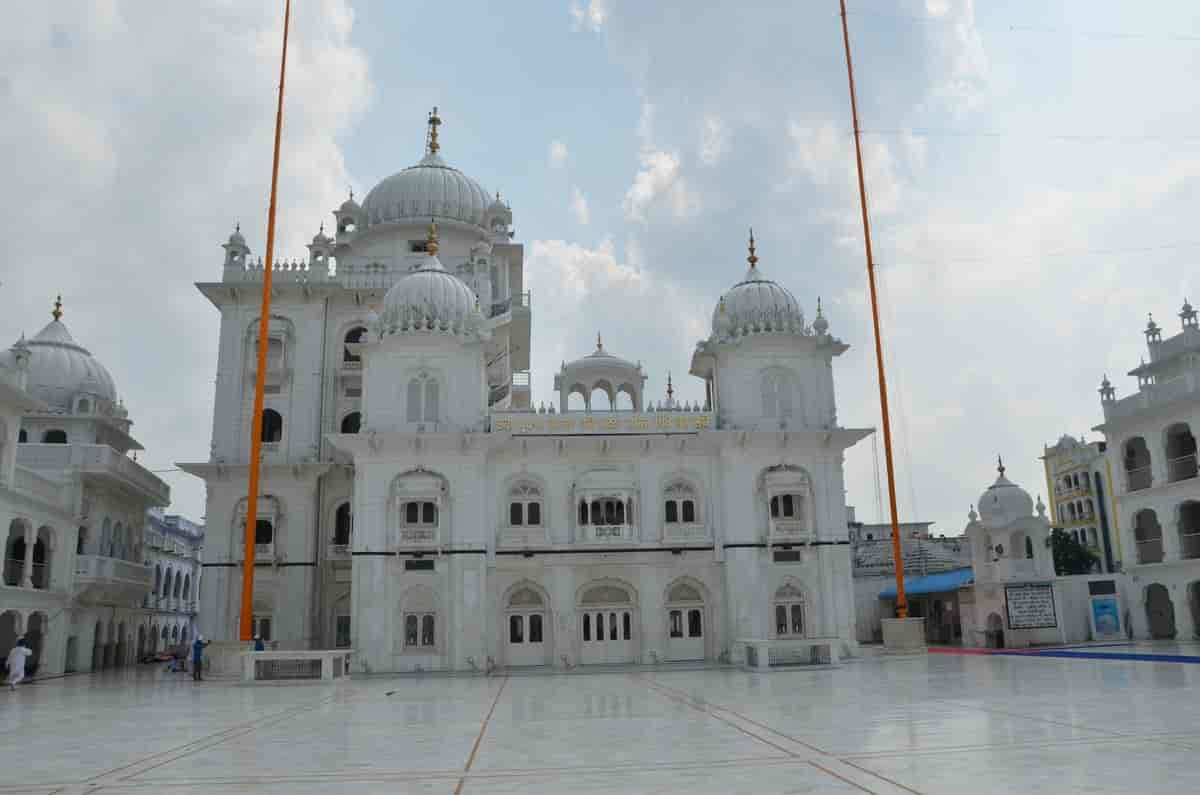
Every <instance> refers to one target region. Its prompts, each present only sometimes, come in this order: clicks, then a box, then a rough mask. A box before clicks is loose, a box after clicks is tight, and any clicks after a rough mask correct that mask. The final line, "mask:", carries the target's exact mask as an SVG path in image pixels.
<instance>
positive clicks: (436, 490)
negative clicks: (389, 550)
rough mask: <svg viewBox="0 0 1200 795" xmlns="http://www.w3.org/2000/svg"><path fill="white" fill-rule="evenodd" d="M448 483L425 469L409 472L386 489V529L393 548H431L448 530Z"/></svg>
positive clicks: (443, 478) (399, 476)
mask: <svg viewBox="0 0 1200 795" xmlns="http://www.w3.org/2000/svg"><path fill="white" fill-rule="evenodd" d="M449 501H450V481H449V480H448V479H447V478H446V476H445V475H442V474H441V473H439V472H433V471H431V470H427V469H420V468H418V469H410V470H408V471H406V472H402V473H400V474H399V475H396V477H394V478H392V482H391V485H390V486H389V487H388V510H387V515H388V520H387V522H388V529H389V535H390V536H391V539H390V542H391V543H392V544H393V545H394V546H434V545H437V544H439V543H441V542H443V541H444V540H445V539H443V537H442V533H441V528H442V527H449V526H450V517H449V508H450V506H449Z"/></svg>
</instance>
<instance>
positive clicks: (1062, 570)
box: [1050, 530, 1098, 576]
mask: <svg viewBox="0 0 1200 795" xmlns="http://www.w3.org/2000/svg"><path fill="white" fill-rule="evenodd" d="M1050 544H1051V547H1052V549H1053V550H1054V571H1055V572H1056V573H1057V574H1058V575H1059V576H1064V575H1068V574H1091V573H1092V567H1093V566H1095V565H1096V563H1097V561H1098V558H1097V557H1096V556H1095V555H1094V554H1093V553H1092V551H1091V550H1089V549H1088V548H1087V547H1085V546H1084V545H1083V544H1081V543H1079V541H1077V540H1076V539H1075V537H1074V536H1072V535H1071V534H1070V533H1068V532H1066V531H1065V530H1054V531H1053V532H1051V534H1050Z"/></svg>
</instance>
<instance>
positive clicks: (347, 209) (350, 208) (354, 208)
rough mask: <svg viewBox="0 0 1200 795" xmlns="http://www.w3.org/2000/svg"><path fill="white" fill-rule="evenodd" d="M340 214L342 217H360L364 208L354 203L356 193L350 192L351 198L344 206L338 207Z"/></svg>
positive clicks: (343, 203)
mask: <svg viewBox="0 0 1200 795" xmlns="http://www.w3.org/2000/svg"><path fill="white" fill-rule="evenodd" d="M338 212H339V213H341V214H342V215H358V214H359V213H361V212H362V207H360V206H359V205H358V202H356V201H354V191H350V198H349V199H346V201H344V202H342V206H341V207H338Z"/></svg>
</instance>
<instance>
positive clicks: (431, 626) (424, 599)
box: [401, 586, 437, 651]
mask: <svg viewBox="0 0 1200 795" xmlns="http://www.w3.org/2000/svg"><path fill="white" fill-rule="evenodd" d="M401 615H402V617H403V620H402V626H403V627H404V648H405V649H406V650H423V651H430V650H432V649H433V648H434V647H436V646H437V595H436V594H435V593H434V592H433V590H432V589H430V588H426V587H424V586H416V587H413V588H410V589H409V590H408V591H406V592H405V594H404V596H403V598H402V600H401Z"/></svg>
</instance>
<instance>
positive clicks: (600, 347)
mask: <svg viewBox="0 0 1200 795" xmlns="http://www.w3.org/2000/svg"><path fill="white" fill-rule="evenodd" d="M596 350H597V351H602V350H604V343H603V342H602V341H601V340H600V332H599V331H597V332H596Z"/></svg>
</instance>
